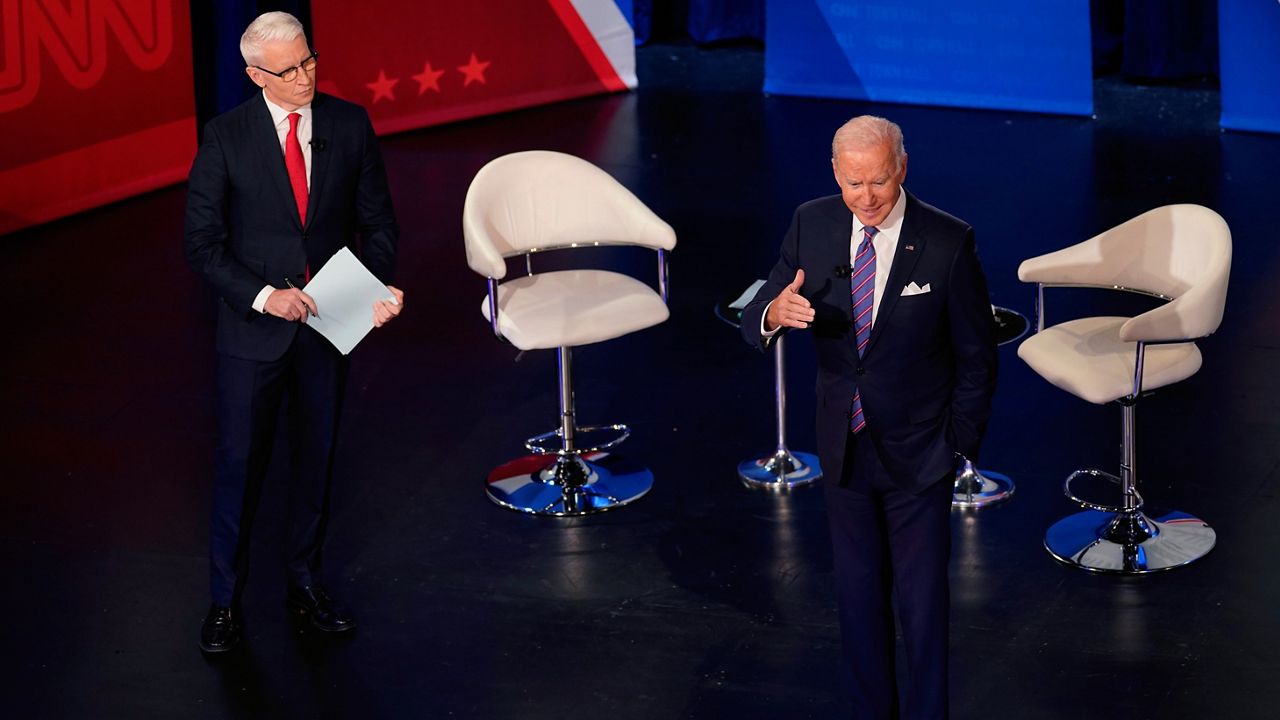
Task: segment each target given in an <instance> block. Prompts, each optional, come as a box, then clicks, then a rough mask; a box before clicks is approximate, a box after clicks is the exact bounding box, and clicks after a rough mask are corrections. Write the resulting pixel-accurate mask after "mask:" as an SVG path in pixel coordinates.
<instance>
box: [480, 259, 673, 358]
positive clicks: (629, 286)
mask: <svg viewBox="0 0 1280 720" xmlns="http://www.w3.org/2000/svg"><path fill="white" fill-rule="evenodd" d="M480 312H482V313H483V314H484V317H485V319H486V320H489V319H490V317H489V299H488V298H487V297H486V298H485V299H484V301H483V302H482V303H481V308H480ZM668 314H669V313H668V312H667V306H666V305H665V304H664V303H663V302H662V298H661V297H659V296H658V294H657V293H655V292H654V291H653V290H651V289H650V288H649V286H648V285H645V284H644V283H642V282H640V281H639V280H636V279H635V278H632V277H630V276H628V275H622V274H620V273H616V272H610V271H608V270H559V271H556V272H548V273H539V274H537V275H527V276H525V277H522V278H517V279H515V280H512V281H510V282H506V283H503V284H501V285H499V286H498V330H499V331H500V332H501V333H502V335H503V337H505V338H506V339H507V340H510V341H511V344H512V345H515V346H516V347H518V348H520V349H521V350H543V349H548V348H557V347H561V346H565V345H570V346H577V345H589V344H591V343H597V342H601V341H603V340H612V339H613V338H616V337H620V336H622V335H626V334H627V333H632V332H635V331H636V330H643V329H644V328H647V327H651V326H653V325H657V324H658V323H660V322H663V321H664V320H666V319H667V316H668Z"/></svg>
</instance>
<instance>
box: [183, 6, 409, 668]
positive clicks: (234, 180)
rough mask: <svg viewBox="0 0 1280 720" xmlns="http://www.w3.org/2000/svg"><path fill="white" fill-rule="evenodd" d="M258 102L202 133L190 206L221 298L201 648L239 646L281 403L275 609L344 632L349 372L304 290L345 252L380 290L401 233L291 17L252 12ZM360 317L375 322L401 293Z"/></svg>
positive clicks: (378, 174) (198, 257) (355, 121)
mask: <svg viewBox="0 0 1280 720" xmlns="http://www.w3.org/2000/svg"><path fill="white" fill-rule="evenodd" d="M240 51H241V54H242V55H243V56H244V60H245V63H246V65H247V66H248V67H246V72H247V73H248V75H249V77H250V78H251V79H252V80H253V82H254V83H255V84H256V85H257V86H258V87H260V88H262V92H261V93H260V94H255V95H254V97H252V98H250V99H249V100H248V102H245V103H244V104H243V105H240V106H239V107H237V108H235V109H233V110H231V111H229V112H227V113H225V114H223V115H220V116H219V117H217V118H214V119H213V120H212V121H210V122H209V124H208V125H207V126H205V129H204V136H203V140H202V143H201V145H200V150H199V153H198V154H197V156H196V159H195V163H194V164H193V165H192V168H191V175H190V178H189V182H190V189H189V191H188V195H187V216H186V256H187V261H188V262H189V263H190V264H191V267H192V268H194V269H195V271H196V272H197V273H199V274H200V275H201V276H202V277H203V278H204V279H205V280H206V281H207V282H208V283H209V284H210V285H211V286H212V287H213V289H214V291H215V292H216V293H217V295H218V297H219V302H218V328H217V348H218V446H217V452H216V469H215V477H214V496H213V513H212V520H211V523H210V543H209V544H210V551H209V565H210V581H211V594H212V604H211V607H210V609H209V612H208V614H207V615H206V617H205V620H204V624H203V626H202V627H201V632H200V647H201V649H203V650H204V651H205V652H214V653H216V652H223V651H226V650H230V649H231V648H232V647H234V646H235V645H236V643H237V642H238V641H239V639H240V636H241V618H240V607H239V605H240V596H241V593H242V591H243V589H244V582H245V576H246V573H247V571H248V559H249V544H250V530H251V528H252V525H253V519H254V514H255V512H256V510H257V506H258V497H259V495H260V493H261V489H262V482H263V478H264V476H265V474H266V469H267V464H268V461H269V460H270V458H271V447H272V442H273V438H274V435H275V421H276V417H277V415H278V414H279V410H280V407H281V404H282V403H283V402H284V400H285V399H286V398H287V399H288V414H287V418H288V419H287V424H288V432H289V450H290V488H289V493H288V496H289V499H290V505H291V507H290V518H289V525H290V527H289V531H288V533H287V534H286V536H285V537H286V542H287V547H286V550H287V553H288V559H287V562H288V571H287V575H288V591H287V595H286V605H287V607H288V608H289V609H290V610H291V611H292V612H294V613H297V614H298V615H299V616H302V617H304V618H306V619H307V620H308V621H309V622H310V623H311V624H312V625H313V626H314V627H316V628H317V629H319V630H322V631H326V632H345V631H349V630H351V629H352V628H354V627H355V622H354V620H353V619H352V618H351V617H350V616H349V615H347V614H346V613H345V612H343V611H341V610H340V609H339V608H338V607H337V606H336V604H335V603H334V601H333V600H332V599H331V598H330V596H329V595H328V593H327V592H326V591H325V589H324V585H323V583H322V581H321V577H320V575H321V568H320V558H321V548H322V546H323V544H324V536H325V526H326V524H327V520H328V517H329V498H330V474H331V470H332V464H333V462H332V461H333V450H334V442H335V440H336V438H337V430H338V416H339V409H340V405H341V398H342V393H343V388H344V383H345V380H346V373H347V363H346V358H345V357H343V356H342V355H341V354H340V353H339V352H338V351H337V350H336V349H334V347H333V346H332V345H330V344H329V343H328V341H327V340H325V339H324V338H323V337H321V336H320V335H319V334H318V333H316V332H315V331H313V330H312V329H311V328H309V327H307V325H306V322H307V318H308V317H310V316H316V315H317V314H318V313H322V312H324V308H323V307H316V304H315V301H314V300H313V299H312V298H311V297H310V296H308V295H307V294H306V293H304V292H303V291H301V290H299V289H297V288H299V287H302V286H304V284H305V283H306V281H307V279H308V278H309V276H310V274H311V272H312V271H313V270H319V269H320V268H321V267H322V266H323V265H324V264H325V262H326V261H327V260H328V259H329V258H330V257H332V256H333V254H334V253H335V252H337V251H338V250H340V249H341V248H343V247H344V246H347V247H351V248H352V249H355V250H358V254H359V256H360V258H361V260H362V261H363V262H364V264H365V265H366V266H367V267H368V268H369V270H370V271H371V272H372V273H373V274H374V275H376V276H377V277H378V278H379V279H380V280H382V282H384V283H390V282H391V275H392V272H393V270H394V267H395V253H396V241H397V238H398V236H399V228H398V227H397V225H396V221H395V216H394V214H393V212H392V208H391V198H390V194H389V193H388V190H387V178H386V172H385V170H384V169H383V165H382V158H381V155H380V153H379V150H378V141H377V138H376V137H375V136H374V133H373V127H372V125H371V124H370V122H369V117H368V115H367V114H366V113H365V111H364V110H363V109H362V108H360V107H359V106H357V105H352V104H351V103H347V102H344V101H342V100H339V99H337V98H334V97H329V96H326V95H323V94H320V93H317V92H316V89H315V83H316V78H315V70H316V65H317V60H318V56H317V54H316V53H315V51H314V50H312V48H311V47H310V45H309V44H308V43H307V38H306V35H305V34H304V33H303V28H302V25H301V23H299V22H298V20H297V19H296V18H294V17H293V16H292V15H289V14H287V13H280V12H272V13H266V14H264V15H261V16H259V17H258V18H257V19H256V20H254V21H253V23H251V24H250V25H249V27H248V28H247V29H246V30H245V33H244V36H243V37H242V38H241V40H240ZM387 287H388V290H389V291H390V292H391V294H392V295H393V297H395V301H394V302H380V303H377V304H376V305H375V306H373V307H372V308H371V309H370V313H371V314H372V316H373V322H374V324H375V325H378V326H381V325H383V324H385V323H387V322H389V321H390V320H391V319H393V318H394V317H396V316H397V315H398V314H399V313H400V309H401V308H402V307H403V303H404V295H403V293H401V292H400V290H398V289H396V288H394V287H392V286H390V285H388V286H387Z"/></svg>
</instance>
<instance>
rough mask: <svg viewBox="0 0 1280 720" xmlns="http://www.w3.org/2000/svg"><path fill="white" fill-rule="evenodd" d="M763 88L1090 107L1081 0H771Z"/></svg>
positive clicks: (969, 103) (1026, 106)
mask: <svg viewBox="0 0 1280 720" xmlns="http://www.w3.org/2000/svg"><path fill="white" fill-rule="evenodd" d="M766 16H767V18H768V22H767V23H766V27H765V80H764V89H765V92H768V93H776V94H779V95H809V96H817V97H832V98H848V99H854V100H871V101H876V102H898V103H912V104H918V105H954V106H959V107H971V108H994V109H1001V110H1026V111H1032V112H1049V113H1062V114H1065V115H1090V114H1092V113H1093V67H1092V55H1091V45H1090V36H1089V3H1087V2H1083V1H1082V0H1036V2H1027V1H1026V0H973V1H971V2H964V3H957V2H955V1H954V0H900V1H899V2H893V1H891V0H878V1H877V0H870V1H859V0H768V4H767V6H766Z"/></svg>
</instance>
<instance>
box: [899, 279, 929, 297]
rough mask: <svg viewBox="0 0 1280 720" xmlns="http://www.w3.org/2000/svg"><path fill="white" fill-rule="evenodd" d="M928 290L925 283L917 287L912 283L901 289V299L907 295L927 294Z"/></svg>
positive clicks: (927, 284)
mask: <svg viewBox="0 0 1280 720" xmlns="http://www.w3.org/2000/svg"><path fill="white" fill-rule="evenodd" d="M929 289H930V288H929V283H925V284H924V285H917V284H915V282H914V281H913V282H911V283H910V284H908V285H907V286H906V287H904V288H902V297H907V296H908V295H923V294H925V293H927V292H929Z"/></svg>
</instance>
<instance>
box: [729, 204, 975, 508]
mask: <svg viewBox="0 0 1280 720" xmlns="http://www.w3.org/2000/svg"><path fill="white" fill-rule="evenodd" d="M903 192H904V193H905V192H906V190H905V189H903ZM856 222H857V220H856V218H855V217H854V215H853V213H852V212H850V211H849V209H848V208H847V207H846V206H845V204H844V202H843V200H842V199H841V197H840V196H839V195H833V196H830V197H825V198H820V199H818V200H813V201H810V202H807V203H805V204H804V205H801V206H800V207H799V208H798V209H797V210H796V212H795V216H794V218H793V219H792V221H791V228H790V229H789V230H788V231H787V235H786V237H785V238H784V239H783V242H782V250H781V258H780V259H779V260H778V263H777V265H775V266H774V268H773V271H772V272H771V273H770V275H769V280H768V282H767V283H766V284H765V285H764V286H763V287H762V288H760V291H759V292H758V293H757V294H756V297H755V299H754V300H753V301H752V302H751V303H750V304H749V305H747V307H746V309H745V310H744V311H743V313H742V333H743V336H744V337H745V338H746V340H747V342H749V343H751V344H753V345H756V346H758V347H760V348H761V349H764V348H765V347H766V346H767V342H766V340H765V339H764V338H762V336H761V334H760V321H761V317H762V315H763V314H764V311H765V308H766V307H767V306H768V304H769V302H770V301H771V300H773V299H774V298H775V297H777V295H778V293H780V292H781V291H782V289H783V288H785V287H786V286H787V285H789V284H790V283H791V282H792V281H793V280H794V279H795V274H796V269H797V268H802V269H803V270H804V274H805V279H804V286H803V287H802V288H801V291H800V293H801V294H802V295H804V297H806V298H808V300H809V302H810V303H811V304H812V305H813V308H814V312H815V318H814V322H813V324H812V325H811V326H810V327H811V329H812V330H813V333H814V344H815V347H816V351H817V359H818V381H817V395H818V402H817V441H818V456H819V459H820V460H821V462H822V469H823V474H824V476H826V477H827V478H828V479H830V480H833V481H838V480H839V479H840V477H841V475H842V473H843V463H844V448H845V443H846V441H847V440H848V437H849V409H850V403H851V402H852V399H853V395H854V392H855V390H860V391H861V393H862V409H863V415H864V416H865V418H866V421H867V427H866V429H865V432H868V433H870V436H871V438H872V440H873V441H874V447H875V448H876V451H877V453H878V455H879V457H880V460H881V462H882V463H883V464H884V466H885V468H886V469H887V470H888V471H889V474H890V475H891V476H892V478H893V480H894V482H895V483H896V484H897V485H898V486H899V487H902V488H903V489H906V490H909V491H911V492H920V491H921V490H923V489H924V488H926V487H928V486H929V485H930V484H932V483H934V482H937V481H938V480H939V479H940V478H943V477H947V476H949V474H950V473H951V472H952V471H953V470H954V468H955V464H956V459H955V453H956V452H960V453H963V454H964V455H965V456H967V457H968V458H970V459H971V460H975V461H976V460H977V456H978V448H979V445H980V444H981V441H982V435H983V433H984V431H985V429H986V425H987V420H988V418H989V417H990V415H991V398H992V395H993V394H994V393H995V385H996V342H995V323H994V320H993V317H992V313H991V304H990V301H989V299H988V296H987V283H986V279H985V277H984V276H983V273H982V267H981V265H980V264H979V262H978V256H977V251H976V249H975V245H974V238H973V228H971V227H969V226H968V225H967V224H966V223H964V222H963V221H961V220H958V219H956V218H954V217H952V216H950V215H948V214H946V213H944V212H942V211H941V210H938V209H937V208H934V207H932V206H930V205H927V204H925V203H923V202H920V201H919V200H917V199H916V198H915V197H914V196H912V195H911V194H910V193H907V198H906V213H905V215H904V217H903V224H902V232H901V235H900V237H899V240H898V246H897V249H896V250H895V252H894V257H893V266H892V268H890V269H889V276H888V284H887V286H886V287H885V292H884V297H883V298H881V301H880V307H879V310H877V314H876V320H875V324H874V325H873V326H872V329H871V338H870V341H869V343H868V345H867V348H866V350H865V352H864V353H863V357H862V358H861V359H860V358H859V357H858V353H857V350H856V349H855V347H854V345H855V343H854V333H853V318H852V316H853V308H852V302H851V297H850V287H849V279H848V277H847V272H848V271H847V268H848V266H849V245H850V238H851V237H852V232H853V230H854V224H855V223H856ZM877 271H878V272H884V269H882V268H879V267H877ZM841 275H844V277H841ZM911 282H915V283H916V284H917V285H918V286H921V287H923V286H924V285H925V284H926V283H927V284H928V285H929V288H930V291H929V292H928V293H924V294H919V295H911V296H907V297H903V296H902V294H901V293H902V291H903V289H904V288H905V287H906V286H907V285H908V284H909V283H911Z"/></svg>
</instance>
